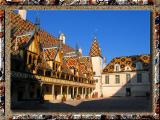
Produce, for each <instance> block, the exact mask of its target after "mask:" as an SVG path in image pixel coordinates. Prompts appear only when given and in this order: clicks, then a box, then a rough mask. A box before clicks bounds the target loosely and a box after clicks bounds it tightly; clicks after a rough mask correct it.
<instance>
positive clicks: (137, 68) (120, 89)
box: [102, 55, 151, 97]
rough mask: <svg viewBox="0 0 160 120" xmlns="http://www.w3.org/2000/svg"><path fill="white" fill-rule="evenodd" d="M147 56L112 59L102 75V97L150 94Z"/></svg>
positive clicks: (148, 59)
mask: <svg viewBox="0 0 160 120" xmlns="http://www.w3.org/2000/svg"><path fill="white" fill-rule="evenodd" d="M149 61H150V57H149V55H140V56H126V57H119V58H114V59H113V60H112V61H111V62H110V63H109V64H108V65H107V66H106V67H105V68H104V69H103V73H102V91H103V96H104V97H112V96H146V95H149V94H150V87H151V80H150V71H149V66H150V64H149Z"/></svg>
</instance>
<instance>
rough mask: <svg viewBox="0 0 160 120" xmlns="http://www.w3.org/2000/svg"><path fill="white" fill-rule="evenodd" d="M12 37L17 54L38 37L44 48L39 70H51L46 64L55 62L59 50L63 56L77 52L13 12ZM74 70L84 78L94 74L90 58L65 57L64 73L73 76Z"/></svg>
mask: <svg viewBox="0 0 160 120" xmlns="http://www.w3.org/2000/svg"><path fill="white" fill-rule="evenodd" d="M10 17H11V37H12V45H11V50H12V53H14V52H15V53H16V52H17V51H18V50H19V49H20V48H21V46H25V45H26V44H28V43H29V42H30V41H31V39H32V38H33V37H34V36H35V35H36V36H38V38H39V41H38V43H39V44H40V46H41V47H42V50H41V52H40V56H39V57H40V59H41V61H42V62H41V63H38V66H37V67H38V68H48V69H52V68H50V66H49V65H48V64H47V63H46V62H45V61H46V60H54V58H55V56H56V55H57V52H58V50H61V51H62V53H63V54H67V53H69V54H70V53H75V52H76V50H75V49H73V48H72V47H70V46H69V45H67V44H63V43H61V49H60V40H59V39H58V38H56V37H54V36H52V35H50V34H49V33H47V32H45V31H44V30H42V29H38V31H36V26H35V25H34V24H33V23H31V22H30V21H28V20H23V19H22V18H21V17H20V15H19V14H16V13H13V12H11V14H10ZM72 68H76V69H77V71H78V74H79V76H81V77H84V74H85V73H92V63H91V60H90V58H89V57H82V56H74V57H73V56H72V55H71V56H70V55H68V57H65V56H63V60H62V72H64V73H69V74H73V73H72V72H71V69H72Z"/></svg>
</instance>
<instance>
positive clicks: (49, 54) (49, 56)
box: [41, 48, 58, 60]
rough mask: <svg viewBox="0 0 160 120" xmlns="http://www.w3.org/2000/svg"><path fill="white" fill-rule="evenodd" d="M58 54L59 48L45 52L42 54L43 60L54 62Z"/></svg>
mask: <svg viewBox="0 0 160 120" xmlns="http://www.w3.org/2000/svg"><path fill="white" fill-rule="evenodd" d="M57 52H58V48H52V49H45V50H43V52H42V53H41V54H42V56H43V58H45V60H54V59H55V56H56V55H57Z"/></svg>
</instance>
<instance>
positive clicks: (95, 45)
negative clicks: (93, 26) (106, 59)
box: [89, 37, 102, 57]
mask: <svg viewBox="0 0 160 120" xmlns="http://www.w3.org/2000/svg"><path fill="white" fill-rule="evenodd" d="M89 55H90V56H91V57H97V56H100V57H101V56H102V54H101V50H100V47H99V44H98V41H97V39H96V37H95V38H94V40H93V43H92V46H91V49H90V53H89Z"/></svg>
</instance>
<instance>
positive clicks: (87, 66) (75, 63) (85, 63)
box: [63, 57, 93, 76]
mask: <svg viewBox="0 0 160 120" xmlns="http://www.w3.org/2000/svg"><path fill="white" fill-rule="evenodd" d="M63 59H64V61H65V63H66V65H67V66H68V68H69V69H72V68H74V69H77V70H78V73H79V75H80V76H84V74H87V73H89V74H91V73H92V72H93V69H92V62H91V60H90V58H89V57H64V58H63Z"/></svg>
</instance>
